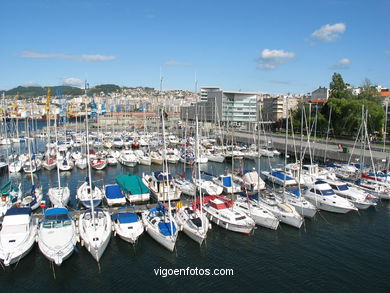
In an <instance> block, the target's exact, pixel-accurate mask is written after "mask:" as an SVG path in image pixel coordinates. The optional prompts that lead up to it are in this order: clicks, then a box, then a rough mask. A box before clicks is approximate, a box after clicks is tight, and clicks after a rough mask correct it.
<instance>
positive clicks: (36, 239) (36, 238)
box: [35, 235, 39, 243]
mask: <svg viewBox="0 0 390 293" xmlns="http://www.w3.org/2000/svg"><path fill="white" fill-rule="evenodd" d="M38 239H39V237H38V235H36V236H35V242H36V243H38Z"/></svg>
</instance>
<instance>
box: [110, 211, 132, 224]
mask: <svg viewBox="0 0 390 293" xmlns="http://www.w3.org/2000/svg"><path fill="white" fill-rule="evenodd" d="M112 218H113V220H114V221H116V220H118V221H119V222H120V223H121V224H130V223H136V222H138V216H137V214H136V213H118V214H114V215H113V216H112Z"/></svg>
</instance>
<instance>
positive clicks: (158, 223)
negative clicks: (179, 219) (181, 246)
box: [142, 112, 178, 251]
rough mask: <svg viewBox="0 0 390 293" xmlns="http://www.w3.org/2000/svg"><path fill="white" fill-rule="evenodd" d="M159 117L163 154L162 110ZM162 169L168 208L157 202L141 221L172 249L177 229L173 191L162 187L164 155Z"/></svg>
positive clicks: (166, 166) (166, 163)
mask: <svg viewBox="0 0 390 293" xmlns="http://www.w3.org/2000/svg"><path fill="white" fill-rule="evenodd" d="M161 119H162V127H163V128H162V129H163V145H164V151H165V152H164V154H166V141H165V123H164V112H162V113H161ZM163 169H165V170H163V172H162V173H161V176H162V178H164V180H165V184H164V185H163V188H162V193H163V195H164V198H165V199H166V200H168V210H166V209H165V207H164V206H163V205H162V204H161V202H158V203H157V207H155V208H153V209H151V210H150V211H145V212H143V213H142V221H143V223H144V226H145V230H146V231H147V232H148V234H149V235H150V236H151V237H152V238H153V239H154V240H156V241H157V242H158V243H160V244H161V245H162V246H164V247H165V248H167V249H168V250H170V251H173V249H174V248H175V244H176V239H177V235H178V231H177V224H176V221H175V219H174V217H173V216H172V212H171V195H170V193H172V192H174V191H173V190H170V189H169V188H164V186H168V185H169V179H168V176H169V172H168V162H167V159H166V156H164V162H163ZM164 171H165V172H164ZM152 191H153V190H152Z"/></svg>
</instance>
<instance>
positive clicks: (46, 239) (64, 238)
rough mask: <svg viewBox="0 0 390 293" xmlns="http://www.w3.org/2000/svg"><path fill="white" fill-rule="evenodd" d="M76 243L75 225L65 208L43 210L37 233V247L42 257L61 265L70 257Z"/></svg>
mask: <svg viewBox="0 0 390 293" xmlns="http://www.w3.org/2000/svg"><path fill="white" fill-rule="evenodd" d="M76 243H77V236H76V225H75V223H74V221H73V219H72V217H71V216H70V214H69V211H68V210H67V209H66V208H51V209H47V210H45V212H44V218H43V220H42V221H41V223H40V225H39V232H38V246H39V250H40V251H41V252H42V253H43V255H44V256H45V257H46V258H47V259H49V260H50V261H52V262H54V263H55V264H56V265H61V264H62V263H63V261H64V260H65V259H67V258H68V257H70V256H71V255H72V253H73V251H74V248H75V246H76Z"/></svg>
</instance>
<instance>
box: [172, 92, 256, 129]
mask: <svg viewBox="0 0 390 293" xmlns="http://www.w3.org/2000/svg"><path fill="white" fill-rule="evenodd" d="M200 92H201V100H200V101H199V102H197V103H193V104H191V105H189V106H183V107H182V108H181V114H180V117H181V119H182V120H186V119H187V118H188V120H190V121H193V120H195V115H196V113H198V117H199V120H200V121H204V122H210V123H213V124H217V123H219V122H220V123H221V124H222V125H228V126H237V127H244V128H248V129H249V128H250V127H251V124H253V123H254V122H256V121H257V107H258V106H257V101H258V99H259V95H258V93H253V92H240V91H223V90H222V89H220V88H218V87H201V89H200Z"/></svg>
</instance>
